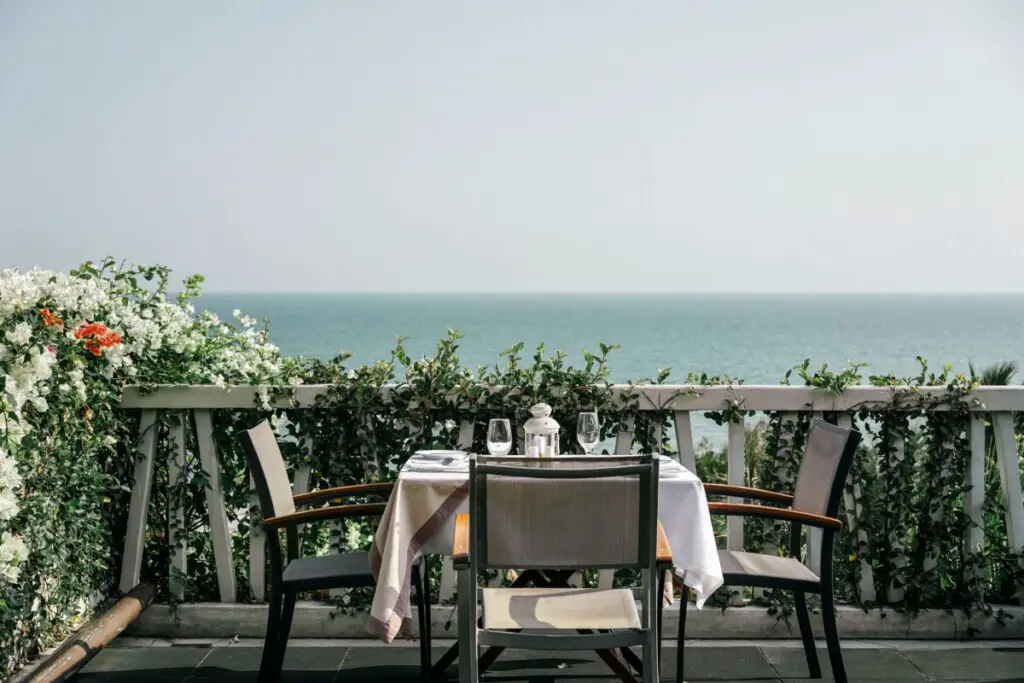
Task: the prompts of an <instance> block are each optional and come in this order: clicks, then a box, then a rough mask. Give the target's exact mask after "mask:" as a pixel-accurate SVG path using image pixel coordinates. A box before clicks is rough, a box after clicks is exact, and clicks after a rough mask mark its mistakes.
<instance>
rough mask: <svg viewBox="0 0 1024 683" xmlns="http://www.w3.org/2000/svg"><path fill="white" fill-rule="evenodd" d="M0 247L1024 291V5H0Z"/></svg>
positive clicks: (302, 284) (331, 266)
mask: <svg viewBox="0 0 1024 683" xmlns="http://www.w3.org/2000/svg"><path fill="white" fill-rule="evenodd" d="M0 237H2V239H0V265H10V266H18V267H22V268H24V267H29V266H32V265H40V266H45V267H59V268H67V267H69V266H71V265H73V264H76V263H78V262H79V261H81V260H84V259H86V258H99V257H102V256H103V255H105V254H108V253H109V254H113V255H116V256H118V257H121V258H126V259H130V260H137V261H142V262H145V263H167V264H169V265H172V266H173V267H174V268H175V269H176V270H177V271H179V273H180V274H181V275H182V276H184V275H185V274H187V273H190V272H201V273H203V274H205V275H206V276H207V278H208V288H209V289H211V290H258V291H266V290H290V291H314V290H317V291H320V290H370V291H378V290H401V291H424V290H435V291H436V290H443V291H490V290H512V291H527V290H530V291H536V290H542V291H555V290H558V291H562V290H569V291H652V290H656V291H837V290H838V291H957V290H960V291H1017V292H1021V291H1024V264H1022V258H1021V257H1022V255H1024V248H1022V246H1021V245H1022V237H1024V2H1019V1H1017V0H1005V1H1004V2H987V1H983V0H964V1H962V2H947V1H944V0H899V1H893V0H875V1H871V0H867V1H865V0H860V1H858V2H847V3H838V2H821V1H820V0H806V1H796V0H791V1H790V0H787V1H781V0H780V1H773V2H754V1H753V0H750V1H746V2H740V1H732V2H729V1H715V2H711V1H710V0H709V1H706V2H684V1H682V0H666V1H664V2H653V1H651V2H646V1H645V2H625V1H621V0H619V1H616V2H600V1H598V0H558V1H557V2H556V1H552V0H544V1H539V0H537V1H530V0H519V1H517V2H479V1H476V0H473V1H470V0H467V1H465V2H449V1H443V0H442V1H438V0H434V1H431V2H412V1H408V2H385V1H382V0H374V1H373V2H356V1H354V0H352V1H348V2H336V1H331V2H326V1H325V2H284V1H283V0H282V1H279V2H241V1H232V2H229V1H218V2H136V1H127V0H125V1H121V2H117V1H114V0H106V1H103V2H98V1H97V2H91V1H84V0H77V1H75V2H68V1H57V0H31V1H30V0H5V1H0Z"/></svg>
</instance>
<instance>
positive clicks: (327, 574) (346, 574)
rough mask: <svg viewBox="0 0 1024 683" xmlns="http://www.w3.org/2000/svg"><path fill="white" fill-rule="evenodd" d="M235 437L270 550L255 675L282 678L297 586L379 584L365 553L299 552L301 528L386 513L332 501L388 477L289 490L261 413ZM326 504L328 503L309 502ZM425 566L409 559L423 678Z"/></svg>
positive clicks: (380, 490) (426, 667)
mask: <svg viewBox="0 0 1024 683" xmlns="http://www.w3.org/2000/svg"><path fill="white" fill-rule="evenodd" d="M239 438H240V440H241V442H242V446H243V448H244V449H245V453H246V457H247V459H248V462H249V469H250V471H251V473H252V477H253V481H254V482H255V485H256V493H257V495H258V496H259V499H260V508H261V509H262V511H263V529H264V530H265V531H266V534H267V553H268V555H269V556H270V614H269V617H268V619H267V635H266V640H265V642H264V646H263V658H262V660H261V662H260V673H259V681H260V682H261V683H263V682H264V681H275V680H277V679H278V678H280V675H281V668H282V666H283V665H284V654H285V650H286V648H287V646H288V633H289V631H290V630H291V624H292V616H293V614H294V612H295V601H296V599H297V596H298V594H299V593H301V592H303V591H311V590H327V589H331V588H358V587H362V586H374V585H376V581H375V580H374V578H373V573H372V572H371V570H370V558H369V554H368V553H363V552H351V553H338V554H332V555H324V556H320V557H301V554H300V550H299V534H298V527H299V526H300V525H302V524H307V523H309V522H316V521H321V520H334V519H346V518H358V517H375V516H379V515H381V514H383V512H384V508H385V506H386V503H355V504H351V503H350V504H337V503H343V501H344V500H345V499H346V498H351V497H354V496H358V497H364V496H373V495H377V496H387V495H389V494H390V493H391V490H392V488H393V484H392V483H388V482H379V483H373V484H355V485H352V486H338V487H335V488H329V489H322V490H319V491H313V492H311V493H302V494H299V495H292V488H291V482H290V481H289V478H288V472H287V470H286V469H285V464H284V458H283V457H282V456H281V449H280V448H279V446H278V443H277V439H276V438H275V437H274V432H273V431H272V430H271V428H270V423H269V422H268V421H266V420H264V421H263V422H261V423H259V424H258V425H256V426H255V427H253V428H252V429H249V430H246V431H243V432H241V433H240V434H239ZM323 503H331V505H328V506H327V507H313V508H309V506H311V505H320V504H323ZM299 508H309V509H299ZM281 529H284V531H285V534H286V541H287V545H286V549H287V553H286V556H285V558H284V561H283V562H282V556H281V545H280V539H279V537H278V535H279V532H280V530H281ZM426 569H427V565H426V560H425V559H424V560H421V561H419V562H417V563H416V564H414V565H413V572H412V586H413V589H414V590H415V592H416V598H417V603H416V604H417V612H418V614H419V626H420V669H421V674H422V675H423V676H424V678H425V677H426V676H427V675H428V674H429V671H430V612H429V608H430V607H429V606H430V595H429V583H428V581H429V577H428V576H427V572H426Z"/></svg>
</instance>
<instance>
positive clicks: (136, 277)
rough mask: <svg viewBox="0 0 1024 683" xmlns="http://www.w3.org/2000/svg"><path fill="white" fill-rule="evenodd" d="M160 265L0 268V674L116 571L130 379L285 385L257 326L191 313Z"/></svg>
mask: <svg viewBox="0 0 1024 683" xmlns="http://www.w3.org/2000/svg"><path fill="white" fill-rule="evenodd" d="M168 278H169V271H168V269H166V268H163V267H144V266H132V267H121V266H118V265H117V264H116V263H115V262H113V261H109V260H108V261H106V262H104V263H100V264H92V263H86V264H84V265H83V266H81V267H80V268H79V269H77V270H74V271H72V272H71V273H70V274H62V273H55V272H50V271H45V270H32V271H28V272H18V271H14V270H4V271H0V678H3V677H5V674H9V673H10V672H11V670H12V669H13V667H14V666H15V665H16V663H17V662H19V661H21V660H23V659H24V658H25V657H26V656H29V655H31V654H32V653H34V652H35V651H37V650H38V649H39V648H41V647H43V646H45V645H48V644H49V643H50V642H52V640H53V638H54V637H59V635H60V634H61V633H63V632H65V631H67V630H68V629H70V628H73V627H74V626H75V625H76V624H77V623H78V622H79V621H80V620H81V619H82V618H83V617H84V616H86V615H88V614H89V613H90V611H91V608H92V606H93V604H94V602H95V601H96V600H98V599H100V598H102V597H103V596H105V595H106V594H108V593H109V592H110V591H111V589H112V586H113V578H114V576H115V575H116V569H117V567H118V566H119V555H118V553H119V552H120V550H121V546H122V545H123V539H124V525H125V519H126V510H127V497H128V492H129V490H130V485H131V481H132V479H131V472H132V466H133V452H134V449H133V447H132V444H133V443H134V439H135V438H136V434H135V432H136V430H137V427H138V424H137V421H138V418H137V416H132V415H129V414H126V413H125V412H124V411H120V410H118V408H117V404H118V399H119V397H120V392H121V387H122V386H123V385H124V384H125V383H134V382H144V383H148V382H159V383H166V382H174V383H177V382H182V383H199V384H211V383H212V384H225V383H228V382H231V383H239V382H241V383H248V382H270V383H274V382H279V381H287V379H286V378H287V376H288V375H289V371H288V366H289V363H288V362H287V361H284V360H282V358H281V356H280V354H279V352H278V350H277V348H276V347H274V346H273V345H271V344H269V343H268V342H267V338H266V331H265V330H263V329H257V328H256V326H255V323H254V322H253V321H251V320H248V319H243V318H239V319H238V320H235V321H231V322H224V321H221V320H218V319H217V318H216V316H213V315H210V314H203V315H197V314H196V313H195V310H194V308H193V305H192V304H191V303H190V301H191V299H192V298H193V297H195V296H196V295H197V294H198V288H199V285H200V283H201V278H199V277H194V278H190V279H189V280H187V281H186V282H185V283H184V286H183V287H182V288H181V289H182V291H181V293H180V294H178V295H177V296H176V297H174V298H171V299H169V298H168V286H169V279H168Z"/></svg>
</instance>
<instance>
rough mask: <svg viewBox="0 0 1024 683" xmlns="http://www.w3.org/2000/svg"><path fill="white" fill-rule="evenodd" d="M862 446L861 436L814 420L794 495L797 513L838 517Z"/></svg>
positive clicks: (808, 433) (822, 421) (855, 432)
mask: <svg viewBox="0 0 1024 683" xmlns="http://www.w3.org/2000/svg"><path fill="white" fill-rule="evenodd" d="M859 443H860V432H857V431H854V430H851V429H844V428H843V427H837V426H835V425H833V424H829V423H828V422H825V421H824V420H814V421H813V422H812V423H811V428H810V430H809V431H808V432H807V444H806V446H805V447H804V455H803V461H802V462H801V463H800V473H799V474H798V475H797V480H796V490H795V491H794V492H793V509H794V510H800V511H801V512H810V513H812V514H815V515H827V516H829V517H835V516H836V514H838V512H839V501H840V500H841V499H842V495H843V484H844V483H845V482H846V475H847V474H849V472H850V465H852V464H853V456H854V454H856V452H857V444H859Z"/></svg>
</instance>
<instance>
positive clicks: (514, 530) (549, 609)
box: [453, 456, 671, 683]
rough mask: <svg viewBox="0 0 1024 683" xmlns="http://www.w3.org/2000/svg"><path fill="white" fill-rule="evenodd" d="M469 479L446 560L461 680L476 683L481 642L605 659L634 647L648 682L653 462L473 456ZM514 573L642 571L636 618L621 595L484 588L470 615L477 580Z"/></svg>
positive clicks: (629, 599) (652, 673)
mask: <svg viewBox="0 0 1024 683" xmlns="http://www.w3.org/2000/svg"><path fill="white" fill-rule="evenodd" d="M469 482H470V483H469V491H470V493H469V498H470V512H469V513H461V514H459V515H458V516H457V517H456V521H455V543H454V553H453V554H454V564H455V568H456V570H457V572H458V581H459V591H458V599H459V680H460V681H461V683H477V681H478V680H479V666H478V661H477V654H478V651H477V648H478V647H479V646H481V645H485V646H492V647H499V648H506V647H514V648H522V649H528V650H532V649H537V650H585V649H593V650H599V651H601V652H604V653H606V652H607V650H610V649H613V648H627V647H631V646H642V648H643V680H644V681H645V683H651V682H652V681H656V680H657V675H658V648H657V645H658V643H657V636H658V624H657V619H656V611H657V609H658V601H659V600H660V599H661V596H660V595H656V586H657V585H658V583H659V582H658V581H657V576H656V572H657V568H658V566H659V564H658V559H659V554H660V555H664V554H666V553H668V557H662V558H661V560H662V562H670V561H671V553H669V551H668V550H667V543H666V542H665V541H664V533H663V532H662V530H661V526H660V524H658V522H657V510H658V462H657V460H656V459H655V458H653V457H652V456H631V457H588V458H568V457H565V458H558V459H557V460H553V459H537V458H523V457H516V458H490V457H483V456H471V460H470V469H469ZM659 539H660V540H661V544H660V545H661V549H660V550H659ZM512 567H531V568H535V569H537V570H547V571H552V572H557V571H563V572H566V571H571V570H575V569H582V568H607V569H618V568H632V569H639V570H641V571H642V572H643V596H642V599H641V603H642V609H641V611H640V612H638V611H637V608H636V602H635V600H634V597H633V592H632V590H630V589H628V588H624V589H581V588H569V587H550V586H549V587H539V588H483V589H480V597H481V598H482V599H481V600H480V606H479V607H480V608H482V609H481V611H482V614H479V613H478V605H477V598H478V585H477V576H478V571H479V570H481V569H488V568H495V569H508V568H512ZM478 617H480V618H479V621H478ZM524 629H526V630H531V631H532V630H535V629H541V630H544V631H550V630H555V631H562V632H564V631H577V633H573V634H571V635H567V634H565V633H547V632H545V633H537V632H527V633H524V632H521V631H522V630H524Z"/></svg>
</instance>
